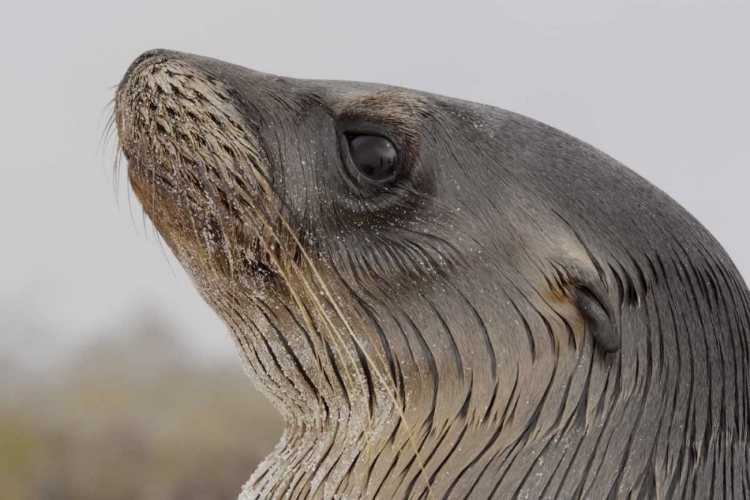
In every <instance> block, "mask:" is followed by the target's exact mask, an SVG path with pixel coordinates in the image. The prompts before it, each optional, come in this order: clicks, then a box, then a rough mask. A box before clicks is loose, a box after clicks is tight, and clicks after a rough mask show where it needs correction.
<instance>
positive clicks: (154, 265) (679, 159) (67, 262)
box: [0, 0, 750, 359]
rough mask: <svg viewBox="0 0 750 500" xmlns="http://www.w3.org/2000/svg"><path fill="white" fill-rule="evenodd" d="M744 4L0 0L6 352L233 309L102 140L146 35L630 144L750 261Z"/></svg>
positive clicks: (2, 348)
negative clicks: (172, 251)
mask: <svg viewBox="0 0 750 500" xmlns="http://www.w3.org/2000/svg"><path fill="white" fill-rule="evenodd" d="M749 25H750V2H748V1H736V2H717V1H704V2H690V1H685V0H679V1H670V2H659V1H653V0H649V1H616V2H602V1H601V0H597V1H589V2H580V1H579V2H562V1H559V0H550V1H546V2H534V1H528V0H525V1H519V2H499V1H493V2H489V1H488V2H467V1H465V0H462V1H454V2H445V1H438V0H430V1H423V2H408V1H405V0H402V1H392V2H382V1H379V2H375V1H371V2H353V1H347V2H344V1H339V2H330V1H328V2H326V1H323V2H313V1H309V0H307V1H298V2H290V1H256V0H244V1H240V2H225V1H216V0H203V1H201V2H198V1H192V0H191V1H174V2H159V1H154V0H149V1H145V0H144V1H128V2H124V1H119V2H118V1H111V0H109V1H75V0H66V1H45V2H42V1H19V0H3V2H2V5H0V84H1V86H0V354H2V353H3V352H5V354H6V355H8V354H9V353H10V354H11V355H13V356H14V357H18V356H21V355H26V356H29V355H30V353H34V354H33V357H34V358H35V359H53V358H56V357H59V356H60V355H61V353H64V352H66V351H67V350H69V349H72V348H75V346H77V345H80V343H81V342H84V341H85V340H87V339H90V338H91V337H92V336H95V335H98V334H103V332H108V331H112V330H111V327H112V325H118V324H122V323H124V322H127V321H128V318H129V317H135V316H137V315H139V314H141V313H142V312H143V311H144V310H151V311H161V312H162V313H163V315H164V316H165V317H166V318H167V319H168V320H170V321H172V322H174V323H176V324H177V325H179V327H180V328H182V329H183V330H184V337H185V338H186V339H187V340H188V341H189V342H190V344H191V345H192V346H193V347H196V348H197V350H199V351H200V352H203V353H206V354H208V355H212V356H218V357H219V358H221V357H225V356H233V354H232V353H233V348H232V346H231V343H230V342H229V341H228V340H227V338H226V334H225V328H224V326H223V325H222V324H221V323H220V322H219V320H218V319H216V318H215V317H214V315H213V313H212V312H211V311H210V310H209V309H208V307H207V306H205V305H204V304H203V303H202V301H201V299H200V298H199V297H198V296H197V293H196V292H195V291H194V290H193V288H192V286H191V284H190V283H189V281H188V280H187V278H186V277H185V276H184V274H183V272H182V271H181V269H180V268H179V265H177V264H175V263H174V261H173V259H171V258H170V259H169V260H170V261H172V269H174V273H175V274H172V271H171V270H170V267H169V266H168V264H167V261H166V259H165V257H164V256H163V255H162V253H161V251H160V249H159V247H158V246H157V245H156V244H154V242H153V240H152V238H151V237H150V236H148V237H147V236H146V235H144V231H143V229H142V224H141V212H140V208H139V207H138V206H137V203H136V202H135V200H133V209H132V219H133V220H134V221H135V227H137V228H138V229H137V230H136V229H135V228H134V224H133V223H132V222H131V211H130V210H129V208H128V203H127V194H126V191H125V190H124V189H121V190H120V196H119V198H120V207H119V208H118V206H117V203H116V196H115V194H114V192H113V181H112V172H111V168H110V165H111V162H112V160H113V155H112V152H111V151H105V152H104V153H101V152H100V153H99V154H98V155H97V144H98V142H99V139H100V137H101V134H102V130H103V125H104V122H105V120H106V114H105V113H104V111H103V110H104V108H105V105H106V104H107V103H108V102H109V101H110V99H111V98H112V97H113V86H114V85H115V84H116V83H117V82H118V80H119V78H120V77H121V75H122V74H123V73H124V72H125V70H126V69H127V67H128V65H129V64H130V62H131V61H132V60H133V59H134V58H135V57H136V56H138V55H139V54H140V53H141V52H143V51H145V50H147V49H151V48H157V47H159V48H169V49H175V50H180V51H186V52H194V53H198V54H203V55H208V56H212V57H216V58H219V59H223V60H226V61H230V62H234V63H238V64H241V65H244V66H248V67H251V68H254V69H258V70H260V71H264V72H269V73H278V74H283V75H287V76H292V77H307V78H324V79H347V80H362V81H379V82H383V83H389V84H395V85H401V86H405V87H412V88H417V89H421V90H427V91H431V92H436V93H440V94H447V95H451V96H454V97H460V98H464V99H469V100H474V101H479V102H483V103H488V104H492V105H496V106H499V107H503V108H506V109H511V110H514V111H517V112H520V113H523V114H525V115H528V116H531V117H533V118H537V119H539V120H542V121H544V122H547V123H549V124H551V125H553V126H556V127H558V128H561V129H563V130H565V131H566V132H568V133H571V134H573V135H575V136H577V137H579V138H581V139H583V140H586V141H587V142H590V143H592V144H593V145H594V146H596V147H598V148H599V149H602V150H603V151H605V152H606V153H608V154H610V155H611V156H614V157H615V158H617V159H619V160H621V161H622V162H624V163H625V164H626V165H628V166H629V167H630V168H632V169H634V170H636V171H637V172H639V173H640V174H642V175H643V176H645V177H646V178H647V179H649V180H651V181H652V182H654V183H655V184H656V185H658V186H659V187H661V188H662V189H664V190H665V191H666V192H667V193H669V194H670V195H672V196H673V197H674V198H675V199H677V200H678V201H679V202H680V203H682V204H683V205H684V206H686V207H687V208H688V209H689V210H690V211H691V212H692V213H693V214H694V215H695V216H696V217H697V218H698V219H699V220H700V221H702V222H703V223H704V224H705V225H706V226H707V227H708V228H709V229H710V230H711V231H712V232H713V233H714V235H716V237H717V238H718V239H719V241H721V243H722V244H723V245H724V246H725V248H726V249H727V250H728V252H729V254H730V255H731V256H732V257H733V258H734V260H735V262H736V264H737V265H738V267H739V268H740V271H741V272H742V273H743V275H744V276H745V278H746V279H747V278H750V224H748V223H747V216H748V212H750V201H749V199H748V189H750V170H749V168H748V167H750V125H748V124H750V97H749V95H750V94H749V92H748V89H750V58H748V54H750V29H748V26H749Z"/></svg>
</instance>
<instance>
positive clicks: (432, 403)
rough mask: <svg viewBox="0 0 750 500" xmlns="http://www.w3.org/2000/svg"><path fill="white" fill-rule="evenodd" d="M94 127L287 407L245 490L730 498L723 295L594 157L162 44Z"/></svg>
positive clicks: (735, 375) (742, 332)
mask: <svg viewBox="0 0 750 500" xmlns="http://www.w3.org/2000/svg"><path fill="white" fill-rule="evenodd" d="M115 117H116V123H117V129H118V140H119V143H120V146H121V148H122V151H123V152H124V154H125V156H126V157H127V159H128V164H129V170H128V174H129V178H130V181H131V186H132V188H133V191H134V192H135V194H136V196H137V197H138V199H139V200H140V201H141V203H142V204H143V206H144V209H145V211H146V212H147V214H148V215H149V217H150V218H151V219H152V221H153V222H154V225H155V226H156V228H157V229H158V230H159V232H160V234H161V235H162V236H163V237H164V239H165V241H166V242H167V243H168V245H169V246H170V248H171V249H172V250H173V252H174V253H175V255H176V256H177V257H178V259H179V260H180V261H181V262H182V264H183V265H184V266H185V268H186V269H187V270H188V272H189V273H190V275H191V276H192V278H193V280H194V282H195V284H196V287H197V288H198V289H199V291H200V292H201V293H202V295H203V296H204V298H205V299H206V301H207V302H208V303H209V304H210V305H211V307H213V308H214V310H215V311H216V312H217V313H218V314H219V315H220V316H221V317H222V318H223V319H224V321H225V322H226V323H227V325H229V327H230V329H231V331H232V332H233V334H234V335H233V336H234V339H235V342H236V344H237V346H238V349H239V351H240V354H241V356H242V358H243V362H244V364H245V367H246V370H247V372H248V374H249V375H250V376H251V378H253V380H254V381H255V383H256V384H257V385H258V386H259V387H260V388H261V389H262V390H264V392H265V393H266V394H267V395H268V397H269V398H270V399H271V401H273V402H274V404H275V405H276V406H277V407H278V408H279V409H280V411H281V412H282V413H283V415H284V417H285V418H286V420H287V423H288V427H287V430H286V432H285V434H284V437H283V439H282V441H281V443H280V444H279V446H278V447H277V449H276V451H275V452H274V453H273V454H272V455H271V456H269V457H268V459H267V460H266V461H265V462H264V463H263V464H262V465H261V466H260V467H259V469H258V470H257V471H256V472H255V473H254V474H253V476H252V478H251V479H250V481H249V482H248V483H247V485H246V486H245V488H244V490H243V493H242V498H245V499H251V498H263V499H265V498H347V499H348V498H386V499H390V498H449V499H454V498H455V499H461V498H477V499H483V498H543V497H546V498H579V497H589V498H630V497H632V498H708V497H712V496H713V497H716V498H746V497H747V496H748V495H750V443H749V440H748V439H749V438H748V427H749V424H750V416H749V415H750V413H748V412H749V411H750V408H749V407H748V403H749V401H750V388H749V387H750V373H749V370H750V347H749V342H750V296H749V294H748V290H747V287H746V286H745V284H744V282H743V280H742V278H741V277H740V276H739V275H738V273H737V271H736V269H735V267H734V266H733V264H732V263H731V261H730V259H729V258H728V257H727V256H726V254H725V252H724V251H723V250H722V248H721V247H720V245H719V244H718V243H717V242H716V241H715V240H714V239H713V238H712V237H711V235H710V234H709V233H708V232H707V231H706V230H705V229H704V228H703V227H702V226H700V224H699V223H697V222H696V221H695V220H694V219H693V218H692V217H691V216H690V215H689V214H688V213H687V212H685V211H684V210H683V209H682V208H681V207H679V206H678V205H677V204H676V203H675V202H674V201H673V200H671V199H670V198H669V197H668V196H667V195H665V194H664V193H662V192H661V191H659V190H658V189H656V188H655V187H653V186H652V185H650V184H649V183H648V182H646V181H644V180H643V179H641V178H640V177H638V176H637V175H636V174H634V173H633V172H631V171H630V170H628V169H626V168H625V167H624V166H622V165H620V164H619V163H617V162H616V161H615V160H613V159H611V158H609V157H607V156H606V155H604V154H603V153H601V152H599V151H597V150H596V149H594V148H592V147H591V146H588V145H587V144H585V143H582V142H581V141H578V140H576V139H575V138H572V137H570V136H568V135H566V134H564V133H562V132H560V131H557V130H555V129H553V128H551V127H548V126H546V125H544V124H541V123H538V122H536V121H533V120H531V119H529V118H526V117H523V116H520V115H517V114H514V113H510V112H507V111H504V110H500V109H497V108H492V107H489V106H482V105H478V104H473V103H469V102H464V101H460V100H456V99H450V98H446V97H441V96H435V95H431V94H426V93H421V92H415V91H411V90H405V89H397V88H393V87H388V86H384V85H374V84H358V83H350V82H328V81H305V80H293V79H288V78H282V77H276V76H272V75H265V74H262V73H257V72H253V71H250V70H247V69H245V68H241V67H238V66H233V65H229V64H226V63H222V62H219V61H216V60H212V59H207V58H201V57H197V56H192V55H187V54H180V53H175V52H165V51H156V52H151V53H147V54H145V55H144V56H142V57H141V58H139V59H138V60H137V61H136V62H135V63H134V64H133V66H131V69H130V70H129V71H128V73H127V74H126V76H125V78H124V79H123V82H122V83H121V85H120V86H119V88H118V90H117V97H116V110H115ZM351 128H357V129H361V130H366V131H371V132H377V133H381V134H383V135H387V136H388V137H391V138H392V139H393V140H394V142H395V143H396V144H397V146H398V149H399V154H400V155H401V157H402V158H404V159H405V166H406V168H405V172H404V174H403V175H402V176H401V178H400V179H399V181H398V182H397V183H396V184H395V185H393V186H391V187H389V188H388V189H383V188H382V187H378V186H373V185H370V184H368V183H367V182H366V181H364V180H362V179H358V178H357V176H356V173H353V172H352V171H351V169H350V168H348V167H350V165H347V158H346V155H345V153H342V148H341V147H340V146H341V134H342V132H343V131H344V130H349V129H351ZM248 425H252V423H248ZM238 432H242V430H241V429H238Z"/></svg>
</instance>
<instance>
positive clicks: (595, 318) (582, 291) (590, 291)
mask: <svg viewBox="0 0 750 500" xmlns="http://www.w3.org/2000/svg"><path fill="white" fill-rule="evenodd" d="M598 288H601V287H590V286H589V285H587V284H585V283H581V284H577V285H574V288H573V290H572V295H571V298H572V299H573V303H574V304H575V305H576V306H577V307H578V310H579V311H580V313H581V316H583V319H584V321H585V322H586V331H587V332H591V333H592V334H593V335H594V341H595V342H596V345H598V346H599V347H600V348H601V349H602V350H603V351H605V352H616V351H618V350H620V332H619V328H618V327H617V322H616V318H614V317H613V315H612V312H611V310H610V307H609V297H608V296H607V295H603V294H602V293H601V290H598Z"/></svg>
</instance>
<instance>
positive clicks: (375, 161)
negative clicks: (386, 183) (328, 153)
mask: <svg viewBox="0 0 750 500" xmlns="http://www.w3.org/2000/svg"><path fill="white" fill-rule="evenodd" d="M346 138H347V140H348V141H349V150H350V151H351V153H352V158H353V159H354V163H356V164H357V168H359V170H360V172H362V174H363V175H365V176H367V177H368V178H370V179H372V180H375V181H382V180H384V179H388V178H389V177H391V176H393V174H394V172H396V167H397V166H398V153H397V152H396V148H395V147H394V146H393V143H391V141H389V140H388V139H386V138H385V137H381V136H379V135H353V134H347V135H346Z"/></svg>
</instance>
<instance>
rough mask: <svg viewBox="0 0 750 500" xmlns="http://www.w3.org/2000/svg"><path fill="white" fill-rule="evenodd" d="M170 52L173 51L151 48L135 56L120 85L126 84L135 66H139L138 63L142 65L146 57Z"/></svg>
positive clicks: (149, 57) (164, 54)
mask: <svg viewBox="0 0 750 500" xmlns="http://www.w3.org/2000/svg"><path fill="white" fill-rule="evenodd" d="M170 53H171V51H170V50H166V49H151V50H147V51H146V52H144V53H143V54H141V55H139V56H138V57H136V58H135V61H133V62H132V63H131V65H130V67H129V68H128V70H127V71H126V72H125V76H123V77H122V81H121V82H120V85H121V86H122V85H124V84H125V83H126V82H127V81H128V79H129V78H130V75H131V74H132V73H133V71H134V70H135V68H137V67H138V65H140V64H141V63H142V62H143V61H145V60H146V59H151V58H152V57H158V56H166V55H168V54H170Z"/></svg>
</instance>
